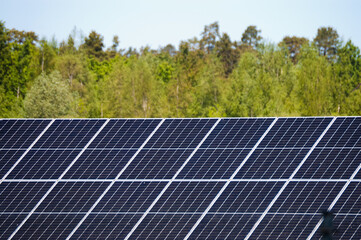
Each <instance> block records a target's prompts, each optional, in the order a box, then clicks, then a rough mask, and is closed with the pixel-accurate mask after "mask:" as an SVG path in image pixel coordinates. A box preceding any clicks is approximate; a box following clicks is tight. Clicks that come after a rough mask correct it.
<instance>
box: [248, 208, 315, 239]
mask: <svg viewBox="0 0 361 240" xmlns="http://www.w3.org/2000/svg"><path fill="white" fill-rule="evenodd" d="M319 219H320V216H319V215H293V214H289V215H285V214H267V215H266V216H265V218H263V220H262V221H261V223H260V224H259V225H258V227H257V228H256V230H255V231H254V232H253V234H252V236H251V239H306V238H307V237H308V236H309V235H310V233H311V232H312V230H313V228H314V227H315V226H316V224H317V222H318V221H319Z"/></svg>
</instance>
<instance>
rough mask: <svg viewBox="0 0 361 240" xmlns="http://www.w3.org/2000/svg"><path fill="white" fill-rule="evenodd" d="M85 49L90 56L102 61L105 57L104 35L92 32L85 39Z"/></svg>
mask: <svg viewBox="0 0 361 240" xmlns="http://www.w3.org/2000/svg"><path fill="white" fill-rule="evenodd" d="M84 41H85V42H84V44H83V47H84V48H85V50H86V52H87V53H88V55H90V56H94V57H95V58H97V59H98V60H102V59H103V57H104V52H103V48H104V43H103V41H104V38H103V36H102V35H100V34H99V33H97V32H95V31H91V32H90V33H89V36H88V37H86V38H85V39H84Z"/></svg>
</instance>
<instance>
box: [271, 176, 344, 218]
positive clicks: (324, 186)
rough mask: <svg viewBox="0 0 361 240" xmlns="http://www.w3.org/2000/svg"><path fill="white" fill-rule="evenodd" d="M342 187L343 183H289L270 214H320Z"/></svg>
mask: <svg viewBox="0 0 361 240" xmlns="http://www.w3.org/2000/svg"><path fill="white" fill-rule="evenodd" d="M344 185H345V183H344V182H290V183H289V184H288V185H287V187H286V188H285V190H284V191H283V192H282V194H281V195H280V196H279V198H278V199H277V201H276V202H275V204H274V205H273V206H272V208H271V209H270V212H272V213H276V212H277V213H320V212H321V211H323V210H326V209H328V207H329V206H330V205H331V203H332V201H333V200H334V199H335V197H336V196H337V194H338V193H339V192H340V190H341V189H342V187H343V186H344Z"/></svg>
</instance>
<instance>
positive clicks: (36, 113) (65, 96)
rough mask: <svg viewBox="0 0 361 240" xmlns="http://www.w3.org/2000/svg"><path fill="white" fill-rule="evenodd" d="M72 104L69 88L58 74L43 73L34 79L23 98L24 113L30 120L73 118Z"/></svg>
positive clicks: (72, 99)
mask: <svg viewBox="0 0 361 240" xmlns="http://www.w3.org/2000/svg"><path fill="white" fill-rule="evenodd" d="M73 102H74V98H73V96H72V94H71V92H70V89H69V86H68V85H67V84H66V83H64V81H63V80H62V79H61V75H60V73H59V72H57V71H54V72H52V73H50V74H49V75H46V74H44V73H43V74H41V75H40V76H39V77H37V78H36V79H35V82H34V84H33V86H32V87H31V89H30V91H29V92H28V94H27V95H26V97H25V100H24V106H25V113H26V116H27V117H31V118H57V117H66V116H73V115H72V114H73V112H72V104H73Z"/></svg>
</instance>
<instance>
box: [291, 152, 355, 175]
mask: <svg viewBox="0 0 361 240" xmlns="http://www.w3.org/2000/svg"><path fill="white" fill-rule="evenodd" d="M360 164H361V149H348V148H347V149H327V148H326V149H315V150H313V152H312V153H311V155H310V156H309V158H308V159H307V160H306V162H305V164H304V165H303V166H302V168H301V169H300V170H299V171H298V173H297V174H296V176H295V178H307V179H310V178H316V179H348V178H350V177H351V175H352V174H353V172H354V171H355V170H356V168H357V167H358V166H359V165H360Z"/></svg>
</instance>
